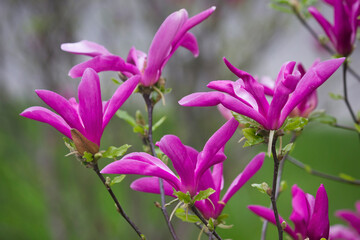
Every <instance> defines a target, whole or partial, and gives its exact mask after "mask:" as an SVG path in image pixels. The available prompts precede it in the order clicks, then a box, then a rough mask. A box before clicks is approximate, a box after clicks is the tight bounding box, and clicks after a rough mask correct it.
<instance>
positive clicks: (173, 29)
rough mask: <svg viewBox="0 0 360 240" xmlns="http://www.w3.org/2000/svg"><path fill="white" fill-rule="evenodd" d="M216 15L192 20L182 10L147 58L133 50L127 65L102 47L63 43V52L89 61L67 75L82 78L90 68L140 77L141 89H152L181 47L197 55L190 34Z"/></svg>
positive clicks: (161, 30) (158, 35)
mask: <svg viewBox="0 0 360 240" xmlns="http://www.w3.org/2000/svg"><path fill="white" fill-rule="evenodd" d="M214 11H215V7H211V8H209V9H207V10H205V11H203V12H201V13H199V14H197V15H195V16H193V17H191V18H188V13H187V11H186V10H185V9H181V10H179V11H177V12H174V13H172V14H170V15H169V16H168V17H167V18H166V19H165V21H164V22H163V23H162V24H161V26H160V28H159V29H158V31H157V32H156V34H155V36H154V39H153V40H152V43H151V45H150V48H149V52H148V54H146V53H144V52H142V51H139V50H137V49H135V47H132V48H131V49H130V51H129V54H128V57H127V59H126V61H125V60H124V59H123V58H121V57H119V56H116V55H113V54H112V53H110V52H109V51H108V50H107V49H106V48H105V47H103V46H101V45H99V44H97V43H94V42H89V41H85V40H84V41H80V42H77V43H64V44H62V45H61V49H62V50H63V51H67V52H70V53H74V54H80V55H87V56H90V57H92V59H90V60H88V61H86V62H83V63H80V64H78V65H76V66H74V67H73V68H72V69H71V70H70V72H69V75H70V76H71V77H73V78H75V77H81V76H82V75H83V73H84V71H85V69H86V68H88V67H90V68H93V69H94V70H95V71H96V72H102V71H119V72H121V73H123V74H124V75H125V76H127V77H129V76H132V75H140V76H141V79H140V83H141V84H142V85H143V86H151V85H154V84H155V83H156V82H157V81H158V80H159V78H160V77H161V72H162V70H163V68H164V67H165V65H166V63H167V61H168V60H169V59H170V58H171V56H172V55H173V54H174V52H175V51H176V50H177V49H178V48H179V47H180V46H181V47H184V48H186V49H188V50H189V51H191V52H192V53H193V55H194V56H195V57H197V56H198V54H199V48H198V44H197V40H196V37H195V36H194V35H193V34H192V33H190V32H189V30H190V29H191V28H193V27H195V26H196V25H198V24H200V23H201V22H202V21H204V20H205V19H206V18H208V17H209V16H210V15H211V14H212V13H213V12H214Z"/></svg>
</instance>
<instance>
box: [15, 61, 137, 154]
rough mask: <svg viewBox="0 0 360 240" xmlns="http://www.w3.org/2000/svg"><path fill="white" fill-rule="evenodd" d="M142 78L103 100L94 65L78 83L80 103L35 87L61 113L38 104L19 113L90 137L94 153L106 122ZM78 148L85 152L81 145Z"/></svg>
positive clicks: (70, 133)
mask: <svg viewBox="0 0 360 240" xmlns="http://www.w3.org/2000/svg"><path fill="white" fill-rule="evenodd" d="M139 80H140V77H139V76H134V77H132V78H129V79H128V80H127V81H126V82H125V83H123V84H122V85H121V86H119V87H118V89H117V90H116V91H115V93H114V95H113V96H112V97H111V98H110V100H109V101H107V102H106V103H103V102H102V100H101V90H100V80H99V76H98V74H97V73H96V72H95V71H94V70H93V69H91V68H88V69H86V70H85V72H84V75H83V77H82V79H81V82H80V84H79V87H78V97H79V103H77V102H76V100H75V98H71V99H69V100H67V99H65V98H64V97H62V96H60V95H59V94H57V93H54V92H52V91H48V90H35V92H36V93H37V95H38V96H39V97H40V98H41V100H43V101H44V102H45V103H46V104H47V105H48V106H49V107H51V108H52V109H53V110H54V111H55V112H57V113H58V114H56V113H54V112H52V111H50V110H49V109H47V108H43V107H37V106H36V107H30V108H28V109H26V110H24V111H23V112H22V113H21V114H20V115H21V116H23V117H26V118H30V119H33V120H36V121H39V122H44V123H47V124H49V125H51V126H53V127H54V128H56V129H57V130H58V131H59V132H61V133H62V134H64V135H65V136H66V137H68V138H70V139H73V137H74V136H76V137H77V138H79V137H80V138H81V139H82V140H83V141H90V142H91V143H92V144H90V145H93V146H94V149H93V151H92V153H96V152H97V151H98V150H99V146H100V139H101V136H102V134H103V131H104V129H105V127H106V125H107V124H108V123H109V121H110V119H111V118H112V117H113V115H114V114H115V112H116V111H117V110H118V109H119V108H120V107H121V105H122V104H123V103H124V102H125V101H126V100H127V99H128V98H129V96H130V95H131V94H132V92H133V91H134V89H135V88H136V86H137V84H138V83H139ZM84 137H85V138H84ZM73 140H74V139H73ZM94 144H95V145H94ZM87 145H89V144H87ZM77 150H78V151H79V152H80V153H81V154H83V152H82V151H81V150H80V149H77ZM96 150H97V151H96Z"/></svg>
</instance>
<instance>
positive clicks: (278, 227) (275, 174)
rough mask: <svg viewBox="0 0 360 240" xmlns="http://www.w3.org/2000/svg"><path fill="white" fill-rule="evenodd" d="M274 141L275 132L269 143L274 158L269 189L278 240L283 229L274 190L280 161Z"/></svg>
mask: <svg viewBox="0 0 360 240" xmlns="http://www.w3.org/2000/svg"><path fill="white" fill-rule="evenodd" d="M276 141H277V135H276V134H275V136H274V139H273V142H272V144H271V153H272V155H273V159H274V174H273V184H272V191H271V196H270V199H271V204H272V208H273V211H274V216H275V221H276V226H277V229H278V234H279V240H282V239H283V229H282V227H281V223H280V219H279V213H278V209H277V206H276V192H277V184H278V183H277V182H278V174H279V164H280V161H279V159H278V157H277V153H276Z"/></svg>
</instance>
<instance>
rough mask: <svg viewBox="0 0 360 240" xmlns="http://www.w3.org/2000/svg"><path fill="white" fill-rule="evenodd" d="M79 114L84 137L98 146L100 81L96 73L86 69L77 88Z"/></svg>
mask: <svg viewBox="0 0 360 240" xmlns="http://www.w3.org/2000/svg"><path fill="white" fill-rule="evenodd" d="M78 95H79V114H80V116H81V119H82V121H83V124H84V127H85V137H86V138H87V139H89V140H90V141H92V142H94V143H96V144H97V145H100V139H101V135H102V123H103V121H102V119H103V110H102V101H101V90H100V80H99V76H98V75H97V73H96V72H95V71H94V70H93V69H91V68H88V69H86V70H85V72H84V76H83V77H82V79H81V82H80V84H79V88H78Z"/></svg>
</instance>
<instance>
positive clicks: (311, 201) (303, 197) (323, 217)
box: [248, 184, 329, 240]
mask: <svg viewBox="0 0 360 240" xmlns="http://www.w3.org/2000/svg"><path fill="white" fill-rule="evenodd" d="M291 193H292V207H293V211H292V213H291V216H290V220H291V221H292V222H293V223H294V225H295V229H293V228H292V227H290V226H289V224H287V225H286V227H285V229H284V231H285V232H286V233H288V234H289V235H290V237H291V238H293V239H294V240H298V239H306V238H309V239H311V240H320V239H321V238H325V239H328V237H329V216H328V197H327V194H326V191H325V188H324V186H323V185H322V184H321V185H320V187H319V189H318V190H317V193H316V198H314V197H313V196H312V195H310V194H308V193H304V191H303V190H302V189H300V188H299V187H298V186H296V185H294V186H293V187H292V189H291ZM248 208H249V209H250V210H251V211H252V212H254V213H255V214H256V215H258V216H260V217H262V218H264V219H266V220H267V221H269V222H271V223H273V224H276V220H275V217H274V212H273V210H272V209H269V208H266V207H262V206H255V205H251V206H248ZM279 218H280V222H283V221H284V220H283V218H282V217H280V216H279Z"/></svg>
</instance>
